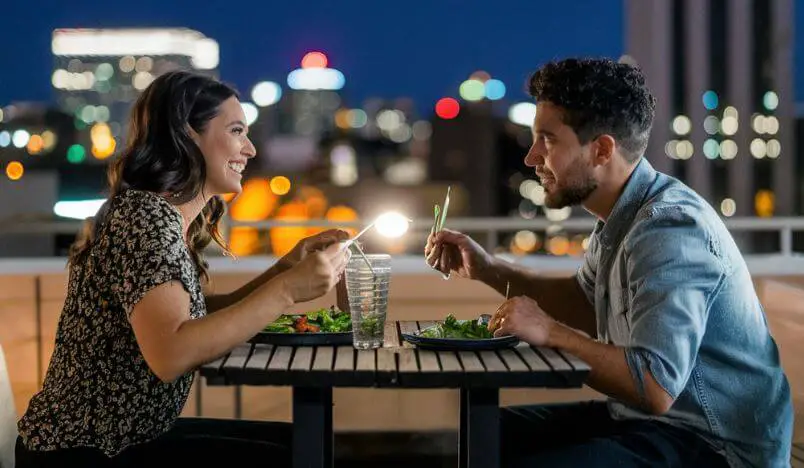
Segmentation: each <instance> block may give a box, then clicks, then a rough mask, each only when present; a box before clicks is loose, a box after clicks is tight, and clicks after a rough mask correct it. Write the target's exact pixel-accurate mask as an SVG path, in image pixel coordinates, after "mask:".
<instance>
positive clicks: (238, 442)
mask: <svg viewBox="0 0 804 468" xmlns="http://www.w3.org/2000/svg"><path fill="white" fill-rule="evenodd" d="M291 428H292V426H291V425H290V424H289V423H275V422H262V421H239V420H230V419H208V418H179V419H178V420H176V423H175V425H174V426H173V428H171V429H170V430H169V431H168V432H167V433H165V434H163V435H162V436H160V437H159V438H157V439H156V440H153V441H151V442H147V443H144V444H140V445H134V446H130V447H128V448H126V449H125V450H123V451H122V452H120V453H119V454H118V455H117V456H115V457H113V458H108V457H107V456H106V455H104V454H103V452H101V451H99V450H97V449H95V448H88V447H79V448H73V449H63V450H55V451H52V452H36V451H31V450H27V449H26V448H25V447H24V446H23V445H22V440H21V439H20V438H17V448H16V451H15V455H16V459H17V460H16V466H17V468H34V467H36V468H49V467H92V468H129V467H146V468H147V467H153V468H157V467H162V466H174V465H168V461H169V460H180V461H181V466H187V467H193V468H195V467H216V468H220V467H230V466H240V464H241V463H243V460H258V462H257V465H259V466H266V467H282V468H285V467H289V466H290V464H291V450H292V448H291V439H292V430H291Z"/></svg>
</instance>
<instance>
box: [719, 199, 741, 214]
mask: <svg viewBox="0 0 804 468" xmlns="http://www.w3.org/2000/svg"><path fill="white" fill-rule="evenodd" d="M720 212H721V213H723V216H726V217H731V216H734V213H736V212H737V203H735V201H734V200H732V199H731V198H726V199H724V200H723V201H722V202H720Z"/></svg>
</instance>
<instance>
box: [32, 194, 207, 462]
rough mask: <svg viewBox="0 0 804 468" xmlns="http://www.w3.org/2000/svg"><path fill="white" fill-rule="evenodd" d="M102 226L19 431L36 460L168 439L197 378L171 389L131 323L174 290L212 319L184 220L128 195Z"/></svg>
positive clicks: (75, 272) (158, 203) (148, 197)
mask: <svg viewBox="0 0 804 468" xmlns="http://www.w3.org/2000/svg"><path fill="white" fill-rule="evenodd" d="M101 222H102V225H101V226H100V228H99V230H98V235H97V238H96V240H95V241H94V242H93V243H92V244H91V246H90V248H89V251H88V255H86V254H85V255H84V256H83V257H81V258H80V260H79V261H78V262H76V263H74V264H72V265H71V266H70V271H69V282H68V287H67V297H66V300H65V303H64V308H63V310H62V313H61V316H60V318H59V322H58V328H57V330H56V343H55V350H54V352H53V356H52V358H51V360H50V364H49V367H48V369H47V374H46V375H45V379H44V384H43V388H42V389H41V391H39V392H38V393H37V394H35V395H34V396H33V398H32V399H31V401H30V404H29V406H28V409H27V411H26V412H25V414H24V415H23V417H22V418H21V419H20V421H19V424H18V428H19V432H20V436H21V437H22V440H23V443H24V444H25V446H26V447H27V448H28V449H29V450H38V451H45V450H57V449H64V448H73V447H95V448H97V449H99V450H101V451H103V452H104V453H105V454H106V455H108V456H114V455H115V454H117V453H119V452H120V451H122V450H123V449H125V448H126V447H128V446H130V445H133V444H139V443H143V442H147V441H150V440H152V439H154V438H156V437H158V436H159V435H161V434H162V433H164V432H165V431H167V430H168V429H169V428H170V427H171V425H172V423H173V422H174V421H175V419H176V418H177V417H178V416H179V414H180V413H181V411H182V409H183V407H184V404H185V402H186V400H187V396H188V394H189V392H190V387H191V385H192V382H193V373H187V374H185V375H183V376H181V377H179V378H178V379H176V380H175V381H173V382H170V383H164V382H162V381H161V380H159V378H157V377H156V375H154V373H153V372H152V371H151V370H150V368H149V367H148V365H147V364H146V362H145V360H144V359H143V356H142V353H141V352H140V349H139V346H138V345H137V341H136V339H135V337H134V332H133V330H132V327H131V324H130V322H129V318H130V315H131V312H132V309H133V307H134V305H135V304H136V303H137V302H138V301H139V300H140V299H142V297H143V296H144V295H145V293H147V292H148V291H149V290H150V289H152V288H154V287H155V286H157V285H159V284H162V283H165V282H168V281H178V282H180V283H181V284H182V285H183V286H184V288H185V290H186V291H187V292H188V293H189V295H190V301H191V305H190V311H189V313H190V317H191V318H193V319H197V318H200V317H203V316H204V315H206V306H205V303H204V295H203V292H202V290H201V285H200V280H199V275H198V270H197V269H196V266H195V263H194V262H193V259H192V257H191V255H190V252H189V250H188V249H187V247H186V245H185V243H184V240H183V235H182V218H181V214H180V213H179V211H178V210H177V209H176V208H175V207H174V206H173V205H171V204H170V203H169V202H168V201H167V200H166V199H165V198H163V197H161V196H159V195H157V194H155V193H152V192H145V191H139V190H132V189H129V190H126V191H124V192H122V193H120V194H118V195H117V196H115V197H114V198H113V199H112V200H111V201H110V206H109V210H108V212H107V215H106V217H105V219H104V220H102V221H101Z"/></svg>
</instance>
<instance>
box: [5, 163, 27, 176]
mask: <svg viewBox="0 0 804 468" xmlns="http://www.w3.org/2000/svg"><path fill="white" fill-rule="evenodd" d="M24 173H25V168H24V167H23V166H22V163H21V162H19V161H11V162H10V163H8V166H6V176H8V178H9V179H11V180H20V179H21V178H22V175H23V174H24Z"/></svg>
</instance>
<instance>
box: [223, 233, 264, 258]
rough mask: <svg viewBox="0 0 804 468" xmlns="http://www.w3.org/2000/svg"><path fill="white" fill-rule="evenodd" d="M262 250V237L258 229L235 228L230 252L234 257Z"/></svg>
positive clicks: (230, 239) (230, 242)
mask: <svg viewBox="0 0 804 468" xmlns="http://www.w3.org/2000/svg"><path fill="white" fill-rule="evenodd" d="M259 248H260V236H259V233H258V232H257V228H253V227H246V226H235V227H233V228H232V231H231V233H230V238H229V250H230V251H231V252H232V254H233V255H237V256H245V255H251V254H254V253H256V252H257V251H258V250H259Z"/></svg>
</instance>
